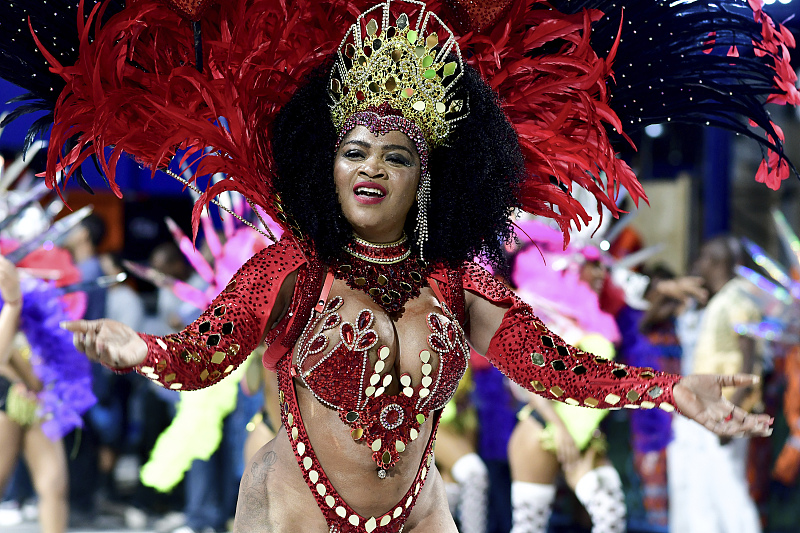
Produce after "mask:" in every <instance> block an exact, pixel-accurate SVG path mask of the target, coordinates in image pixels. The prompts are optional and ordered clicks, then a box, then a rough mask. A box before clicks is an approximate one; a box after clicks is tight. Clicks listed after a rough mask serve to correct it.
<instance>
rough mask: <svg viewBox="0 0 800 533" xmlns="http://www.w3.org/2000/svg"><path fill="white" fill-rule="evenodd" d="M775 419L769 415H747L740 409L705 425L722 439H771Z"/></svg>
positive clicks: (709, 420) (708, 421)
mask: <svg viewBox="0 0 800 533" xmlns="http://www.w3.org/2000/svg"><path fill="white" fill-rule="evenodd" d="M773 422H774V419H773V418H772V417H770V416H769V415H764V414H759V415H757V414H751V413H747V412H746V411H744V410H743V409H740V408H739V407H735V408H734V409H733V411H732V412H731V413H730V414H729V415H728V416H725V417H722V418H721V419H719V418H717V419H712V418H709V419H708V420H706V421H704V422H703V425H704V426H705V427H706V428H708V429H710V430H711V431H713V432H714V433H716V434H717V435H719V436H721V437H744V436H746V435H753V436H759V437H769V436H770V435H772V427H771V425H772V423H773Z"/></svg>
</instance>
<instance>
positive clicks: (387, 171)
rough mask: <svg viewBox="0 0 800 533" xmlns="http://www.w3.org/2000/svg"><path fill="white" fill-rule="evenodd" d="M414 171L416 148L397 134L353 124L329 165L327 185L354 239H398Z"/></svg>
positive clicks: (416, 167)
mask: <svg viewBox="0 0 800 533" xmlns="http://www.w3.org/2000/svg"><path fill="white" fill-rule="evenodd" d="M420 170H421V167H420V161H419V154H417V149H416V147H415V146H414V143H413V142H412V141H411V139H409V138H408V137H407V136H406V135H405V134H404V133H402V132H399V131H390V132H389V133H387V134H386V135H373V134H372V132H370V131H369V129H367V128H366V127H364V126H356V127H355V128H353V129H352V130H351V131H350V132H349V133H348V134H347V135H346V136H345V137H344V139H343V140H342V144H340V145H339V149H338V151H337V152H336V159H335V160H334V163H333V181H334V183H335V184H336V193H337V194H338V196H339V203H340V204H341V205H342V211H343V212H344V216H345V218H347V221H348V222H349V223H350V225H351V226H353V230H354V231H355V233H356V235H358V236H359V237H361V238H362V239H366V240H368V241H370V242H392V241H396V240H397V239H399V238H400V237H401V236H402V234H403V227H404V226H405V223H406V216H408V211H409V210H410V209H411V206H412V205H413V204H414V200H415V198H416V193H417V185H418V184H419V177H420Z"/></svg>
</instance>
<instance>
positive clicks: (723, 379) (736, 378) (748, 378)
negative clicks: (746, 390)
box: [717, 374, 761, 387]
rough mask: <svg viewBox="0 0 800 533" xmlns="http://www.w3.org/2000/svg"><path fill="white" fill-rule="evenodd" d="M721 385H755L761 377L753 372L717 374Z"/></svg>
mask: <svg viewBox="0 0 800 533" xmlns="http://www.w3.org/2000/svg"><path fill="white" fill-rule="evenodd" d="M717 380H718V381H719V384H720V386H722V387H747V386H749V385H755V384H756V383H758V382H759V381H761V378H760V377H758V376H756V375H753V374H735V375H732V376H717Z"/></svg>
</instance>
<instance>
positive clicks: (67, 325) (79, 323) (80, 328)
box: [59, 320, 97, 333]
mask: <svg viewBox="0 0 800 533" xmlns="http://www.w3.org/2000/svg"><path fill="white" fill-rule="evenodd" d="M93 322H97V321H96V320H70V321H68V322H61V323H60V324H59V326H61V328H62V329H65V330H67V331H71V332H73V333H88V331H89V330H90V329H96V328H97V326H95V325H93V324H92V323H93Z"/></svg>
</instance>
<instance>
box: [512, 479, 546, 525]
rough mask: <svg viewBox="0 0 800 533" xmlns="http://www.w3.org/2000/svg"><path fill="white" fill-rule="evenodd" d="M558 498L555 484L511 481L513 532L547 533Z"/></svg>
mask: <svg viewBox="0 0 800 533" xmlns="http://www.w3.org/2000/svg"><path fill="white" fill-rule="evenodd" d="M555 498H556V487H555V485H544V484H541V483H526V482H524V481H514V482H513V483H511V505H512V506H513V517H514V525H513V527H512V528H511V533H545V531H547V524H548V522H550V514H551V512H552V510H553V500H555Z"/></svg>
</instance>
